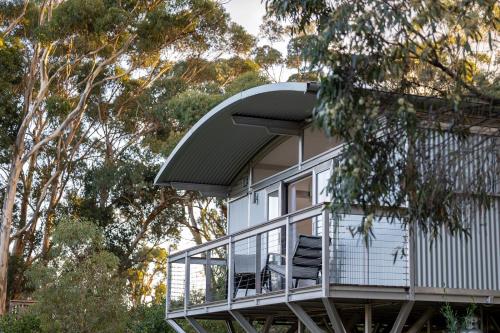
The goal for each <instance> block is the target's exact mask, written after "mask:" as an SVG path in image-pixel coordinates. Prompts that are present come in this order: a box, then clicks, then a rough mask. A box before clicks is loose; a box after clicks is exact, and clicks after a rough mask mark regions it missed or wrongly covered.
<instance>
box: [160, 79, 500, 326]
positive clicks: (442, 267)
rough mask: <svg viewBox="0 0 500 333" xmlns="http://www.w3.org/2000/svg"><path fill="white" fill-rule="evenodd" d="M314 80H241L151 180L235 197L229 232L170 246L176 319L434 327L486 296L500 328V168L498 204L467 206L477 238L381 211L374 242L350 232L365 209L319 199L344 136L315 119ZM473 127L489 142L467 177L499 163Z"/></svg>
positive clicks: (171, 304)
mask: <svg viewBox="0 0 500 333" xmlns="http://www.w3.org/2000/svg"><path fill="white" fill-rule="evenodd" d="M316 92H317V85H316V84H313V83H309V84H308V83H278V84H270V85H264V86H260V87H256V88H253V89H249V90H247V91H244V92H241V93H239V94H237V95H235V96H233V97H231V98H229V99H227V100H225V101H224V102H222V103H221V104H219V105H218V106H216V107H215V108H214V109H213V110H211V111H210V112H209V113H207V114H206V115H205V116H204V117H203V118H202V119H201V120H200V121H199V122H198V123H197V124H196V125H195V126H194V127H193V128H192V129H191V130H190V131H189V132H188V133H187V134H186V135H185V136H184V138H183V139H182V140H181V141H180V142H179V144H178V145H177V147H176V148H175V149H174V151H173V152H172V154H171V155H170V156H169V158H168V160H167V161H166V162H165V164H164V165H163V167H162V169H161V171H160V172H159V173H158V175H157V178H156V183H157V184H159V185H165V186H173V187H175V188H177V189H180V190H182V189H184V190H197V191H199V192H201V193H202V194H204V195H207V196H218V197H223V198H226V199H227V205H228V221H227V222H228V234H227V235H226V236H224V237H221V238H219V239H217V240H215V241H212V242H208V243H206V244H203V245H200V246H195V247H193V248H190V249H186V250H182V251H179V252H177V253H173V254H171V255H170V257H169V263H168V281H167V288H168V296H167V313H166V318H167V320H168V322H169V324H170V325H171V326H172V327H173V328H174V329H175V330H177V331H178V332H183V330H182V328H180V326H179V325H178V324H177V323H176V321H175V320H177V319H187V320H188V322H189V323H191V325H192V326H193V328H194V329H195V330H196V331H198V332H204V331H205V329H204V328H203V327H201V326H200V324H199V321H198V319H210V320H224V321H226V322H227V324H228V326H227V327H228V331H231V330H232V329H233V328H232V327H233V326H232V325H233V323H235V322H237V323H238V324H239V325H240V326H241V327H243V329H244V330H245V331H246V332H256V331H257V329H256V327H257V326H259V325H260V326H259V327H262V330H263V331H264V332H268V331H269V330H270V328H271V327H275V326H279V325H281V326H283V327H287V330H288V331H289V332H295V331H302V329H303V327H306V328H307V329H308V330H309V331H311V332H332V331H334V332H340V333H344V332H348V331H351V332H354V331H360V330H364V331H365V332H371V331H378V332H381V331H384V332H385V331H387V332H389V331H390V332H391V333H399V332H402V331H403V330H405V331H407V330H408V331H409V332H413V333H415V332H420V331H421V330H424V329H425V330H427V331H428V332H430V331H436V330H440V329H443V328H444V323H443V321H442V318H441V316H440V314H439V308H440V306H441V305H442V304H443V303H444V302H450V303H454V304H456V305H457V306H463V305H464V304H468V303H472V302H473V303H477V304H480V305H484V306H481V307H480V315H481V318H480V323H481V328H482V329H483V330H484V331H495V330H496V331H497V332H500V328H499V326H498V324H500V319H499V318H500V311H499V307H498V304H500V252H499V250H498V249H499V245H500V197H499V194H500V183H499V179H500V175H498V174H492V175H489V176H491V182H492V190H491V197H492V204H491V207H490V208H489V209H487V210H485V211H484V212H482V213H481V214H477V215H478V216H475V217H473V218H472V223H471V225H470V238H465V237H460V236H457V237H452V236H450V235H448V234H447V233H446V232H445V231H444V232H443V233H442V236H441V237H440V238H438V239H437V240H435V241H434V242H433V243H432V244H431V243H430V239H429V236H428V235H427V234H426V233H424V232H423V231H422V230H414V232H409V230H408V228H407V227H405V226H404V225H402V224H401V223H397V221H396V222H393V223H389V221H386V220H384V219H376V222H375V226H374V228H373V231H374V236H375V237H374V238H373V240H372V242H371V244H370V246H368V247H366V246H365V244H364V243H363V240H362V239H359V238H358V237H353V235H352V233H351V228H352V227H356V226H358V225H359V224H360V221H361V219H362V213H361V211H358V210H356V208H354V209H353V211H351V212H350V213H349V214H347V215H346V216H345V217H344V218H343V219H342V220H341V221H340V222H337V223H336V222H334V220H333V219H331V218H330V216H329V213H328V210H325V209H324V208H325V204H326V203H327V202H328V201H329V196H328V194H327V192H326V191H325V187H326V185H327V182H328V179H329V176H330V173H331V170H332V168H333V167H334V166H335V165H336V164H337V163H338V161H339V160H340V159H341V158H343V157H342V156H341V155H340V151H341V147H342V144H343V143H342V142H339V141H338V140H335V139H331V138H328V137H326V136H325V135H324V133H323V132H322V131H321V130H319V129H317V128H315V127H314V126H312V125H311V117H312V110H313V107H314V104H315V101H316ZM415 98H420V97H415ZM420 99H421V102H422V103H424V104H425V103H431V102H432V101H428V100H427V99H426V98H424V97H421V98H420ZM433 140H438V141H439V140H440V138H439V137H435V138H433ZM471 140H477V141H481V142H483V141H484V142H486V143H487V144H488V147H489V148H488V149H483V150H480V151H474V152H473V153H471V154H468V155H467V156H466V157H465V158H466V159H469V161H462V162H463V163H464V165H465V164H467V165H473V167H470V170H468V171H467V170H466V171H465V173H466V174H468V176H471V177H473V176H474V175H475V174H476V173H477V172H480V171H481V166H482V165H484V163H490V164H491V163H493V164H495V163H500V152H499V149H498V147H499V144H500V140H498V139H497V138H496V136H489V137H486V138H485V136H484V135H483V134H478V135H477V136H474V137H473V138H472V139H471ZM491 147H493V149H491ZM495 147H496V149H495ZM466 162H467V163H466ZM474 165H475V167H474ZM495 165H496V164H495ZM496 170H498V168H497V169H496ZM325 221H327V223H325ZM402 250H404V252H405V253H406V254H407V255H406V256H402V257H397V258H396V259H395V256H394V253H395V251H402ZM285 331H286V330H285Z"/></svg>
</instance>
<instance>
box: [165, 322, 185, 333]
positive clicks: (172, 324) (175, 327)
mask: <svg viewBox="0 0 500 333" xmlns="http://www.w3.org/2000/svg"><path fill="white" fill-rule="evenodd" d="M167 324H168V325H170V327H172V328H173V330H174V331H175V332H176V333H186V331H184V330H183V329H182V327H180V326H179V324H177V323H176V322H175V321H174V320H172V319H168V320H167Z"/></svg>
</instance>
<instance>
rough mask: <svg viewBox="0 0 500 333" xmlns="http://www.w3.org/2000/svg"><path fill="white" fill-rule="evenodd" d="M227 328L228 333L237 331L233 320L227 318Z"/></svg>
mask: <svg viewBox="0 0 500 333" xmlns="http://www.w3.org/2000/svg"><path fill="white" fill-rule="evenodd" d="M226 329H227V333H236V330H235V329H234V327H233V322H232V321H231V320H229V319H228V320H226Z"/></svg>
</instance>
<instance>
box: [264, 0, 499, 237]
mask: <svg viewBox="0 0 500 333" xmlns="http://www.w3.org/2000/svg"><path fill="white" fill-rule="evenodd" d="M266 5H267V8H268V16H269V17H270V18H275V19H277V20H280V21H281V24H282V25H284V26H286V27H287V29H289V30H291V31H293V32H294V33H295V34H296V35H297V36H300V37H301V38H302V40H303V44H302V47H300V49H299V52H298V54H297V57H299V58H300V59H301V61H302V62H303V63H306V64H307V65H308V67H309V70H310V71H312V72H316V73H318V74H319V76H320V89H319V92H318V97H319V101H318V104H317V106H316V108H315V112H314V116H315V120H316V122H317V124H318V126H320V127H322V128H323V129H324V130H325V132H326V133H327V134H328V135H330V136H336V137H338V138H340V139H341V140H343V141H345V142H347V143H348V145H346V146H345V148H344V150H343V155H344V156H346V158H345V159H344V160H343V161H342V162H340V164H339V165H338V166H337V167H336V168H335V170H334V173H333V175H332V178H331V181H330V186H329V188H330V192H331V193H332V196H333V199H332V210H333V212H334V213H336V216H339V215H341V214H343V213H345V212H347V211H349V210H350V208H351V207H352V205H353V204H356V205H359V206H360V207H361V208H362V209H363V210H364V213H365V218H364V219H363V223H362V225H360V226H359V228H358V229H357V230H356V232H359V233H362V234H363V235H365V236H366V237H367V239H368V238H369V235H370V230H371V227H372V225H373V216H374V215H375V213H376V212H377V211H378V212H379V214H380V212H381V211H382V212H383V215H384V216H389V217H391V218H396V219H402V220H403V222H404V223H408V224H410V225H413V224H417V223H418V224H419V225H421V226H422V227H423V228H424V230H428V231H430V232H431V233H432V235H434V236H437V235H438V234H439V232H440V230H441V228H442V227H445V228H446V229H447V230H449V231H451V232H452V233H454V232H457V231H464V230H465V227H464V223H465V222H466V221H464V219H463V217H464V216H466V214H463V213H464V210H465V209H469V208H470V205H468V204H464V203H465V202H466V201H464V197H463V196H460V194H459V193H456V192H457V191H455V190H456V189H457V184H461V185H463V187H461V188H460V190H461V191H465V192H467V193H468V194H469V196H468V198H469V203H472V206H473V207H475V208H477V209H480V208H481V207H484V206H487V205H488V198H487V196H486V195H484V194H485V193H491V178H489V180H487V179H486V178H488V177H489V176H488V177H486V176H479V177H474V179H471V178H469V179H467V177H464V169H466V168H467V166H466V165H470V164H471V163H473V160H474V159H472V158H471V154H472V152H473V151H474V150H475V149H476V148H478V146H479V145H482V147H483V148H485V147H490V148H491V147H495V145H496V147H498V144H497V143H496V141H495V140H491V139H490V140H481V142H480V143H476V144H472V143H471V141H470V140H468V137H469V134H470V133H471V132H472V131H474V130H477V126H481V125H488V124H489V125H494V124H495V123H498V115H499V107H500V95H499V87H500V86H499V67H498V46H499V32H500V6H499V4H498V1H494V0H493V1H402V0H391V1H386V0H375V1H371V0H370V1H343V0H338V1H326V0H311V1H299V0H269V1H266ZM412 94H418V95H423V96H428V97H434V98H435V99H432V98H427V99H425V98H420V99H419V98H416V97H415V96H412ZM430 129H432V131H430ZM436 132H437V133H438V134H437V135H438V137H440V139H439V140H438V141H439V142H440V144H441V146H440V147H444V144H445V142H448V147H450V146H452V147H455V148H454V149H452V150H453V151H451V152H449V153H448V154H447V156H448V157H446V158H449V160H446V161H445V158H444V157H439V156H440V154H436V155H435V156H434V157H432V158H430V157H429V155H428V154H429V151H430V148H431V147H429V146H428V145H427V144H428V142H430V141H432V140H430V139H429V138H430V136H431V135H436ZM435 141H436V140H435ZM450 143H452V144H450ZM426 145H427V146H426ZM424 146H425V147H424ZM426 154H427V155H426ZM493 158H494V157H493ZM431 162H432V163H431ZM460 163H462V164H460ZM421 166H425V167H421ZM495 174H496V175H498V164H494V163H484V164H483V166H482V167H481V172H479V175H495ZM493 177H495V176H493ZM496 177H498V176H496ZM464 179H465V183H464ZM401 208H405V209H401Z"/></svg>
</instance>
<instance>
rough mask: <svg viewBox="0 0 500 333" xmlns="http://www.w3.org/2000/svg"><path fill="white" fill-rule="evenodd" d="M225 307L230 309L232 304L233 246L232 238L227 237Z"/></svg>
mask: <svg viewBox="0 0 500 333" xmlns="http://www.w3.org/2000/svg"><path fill="white" fill-rule="evenodd" d="M227 246H228V249H227V252H228V253H227V305H228V307H229V309H231V303H232V302H233V291H234V262H233V261H234V258H233V257H234V244H233V237H232V236H229V244H228V245H227Z"/></svg>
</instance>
